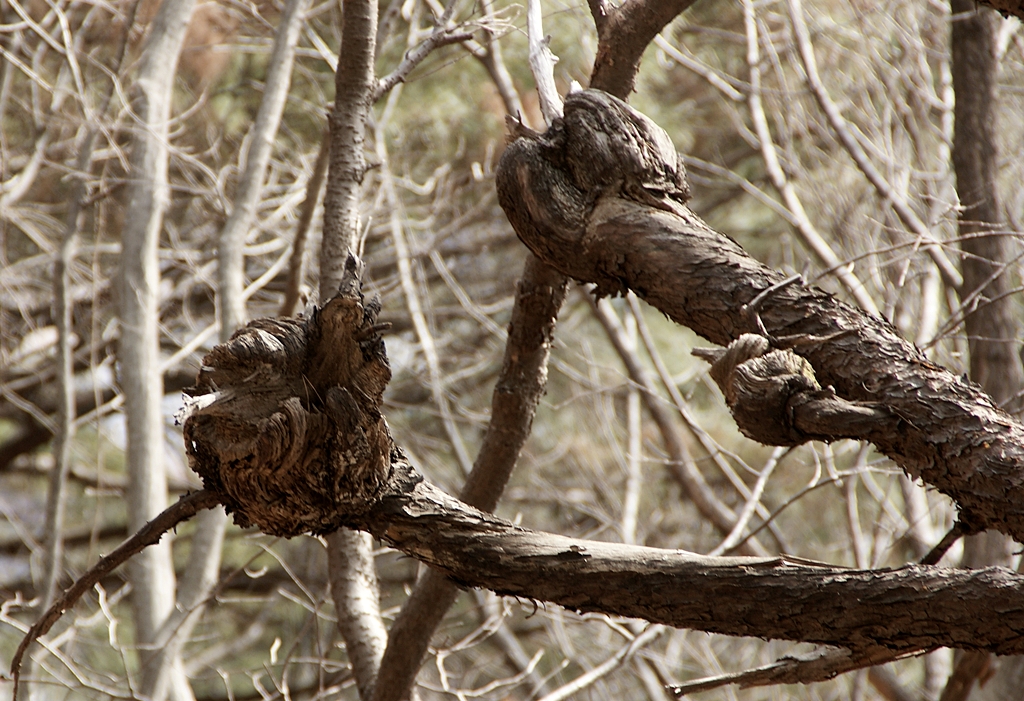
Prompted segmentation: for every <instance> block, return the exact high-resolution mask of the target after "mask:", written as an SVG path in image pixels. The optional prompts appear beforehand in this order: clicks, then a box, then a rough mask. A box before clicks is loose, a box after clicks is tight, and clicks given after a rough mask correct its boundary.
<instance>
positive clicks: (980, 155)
mask: <svg viewBox="0 0 1024 701" xmlns="http://www.w3.org/2000/svg"><path fill="white" fill-rule="evenodd" d="M950 11H951V13H952V15H953V18H952V23H951V32H950V48H951V52H950V53H951V62H950V70H951V73H952V78H953V92H954V94H955V96H956V102H955V105H954V110H953V114H954V132H953V148H952V160H953V169H954V172H955V174H956V188H957V195H958V196H959V200H960V210H959V212H958V216H957V224H958V229H959V234H960V248H961V250H963V252H964V259H963V265H962V269H963V277H964V284H963V287H962V288H961V290H960V299H961V304H962V306H963V308H964V310H965V312H964V328H965V330H966V331H967V342H968V348H969V349H970V377H971V379H972V380H974V381H975V382H977V383H978V384H979V385H981V387H982V388H983V389H984V390H985V391H986V392H988V394H989V395H991V397H992V398H993V399H994V400H995V401H996V402H997V403H998V404H1000V405H1001V406H1003V407H1004V408H1006V409H1007V410H1008V411H1010V412H1012V413H1019V410H1020V396H1019V393H1020V391H1021V388H1022V387H1024V373H1022V369H1021V363H1020V360H1019V357H1018V354H1017V350H1018V346H1019V344H1020V341H1019V338H1020V328H1019V324H1018V322H1017V312H1016V309H1015V306H1016V305H1015V303H1014V300H1013V298H1012V297H1011V296H1010V293H1011V291H1012V281H1011V280H1010V276H1009V270H1007V266H1008V264H1009V263H1010V262H1011V261H1012V257H1013V256H1012V254H1011V252H1010V250H1009V245H1008V244H1009V239H1008V238H1007V237H1006V236H1004V235H1002V234H1001V233H1000V232H999V231H998V230H999V228H1000V223H1001V219H1002V216H1001V214H1002V213H1001V211H1000V207H999V196H998V185H997V174H998V164H997V158H996V155H997V139H996V131H997V126H998V125H997V120H996V109H995V107H996V101H997V99H998V86H997V82H998V76H999V61H998V58H997V56H996V53H997V48H996V32H997V22H998V19H997V18H996V16H995V14H994V13H992V12H990V11H988V10H986V9H982V8H978V7H976V6H975V5H974V4H973V3H972V2H970V1H969V0H952V1H951V3H950ZM1014 549H1015V548H1014V546H1013V543H1012V541H1011V540H1010V539H1009V538H1007V537H1006V536H1004V535H1002V534H1000V533H982V534H979V535H976V536H971V537H968V538H966V539H965V541H964V558H963V563H962V564H963V566H965V567H982V566H986V565H1009V564H1010V563H1011V562H1012V561H1013V551H1014ZM993 662H994V661H993V660H991V659H990V656H989V655H988V654H987V653H980V652H973V653H966V654H962V655H958V659H957V662H956V667H955V669H954V672H953V675H952V676H951V677H950V679H949V682H948V684H947V685H946V689H945V691H944V692H943V695H942V699H943V701H954V699H957V698H960V699H966V698H968V697H970V696H971V695H972V694H971V690H972V688H973V686H974V685H975V683H976V681H977V678H978V677H979V676H980V675H981V674H985V673H988V674H991V673H992V665H993ZM995 664H996V665H997V668H996V669H997V671H996V673H995V675H994V677H993V678H992V679H990V680H989V681H988V682H987V683H986V684H985V685H984V686H983V687H982V688H981V689H979V690H978V693H977V694H975V695H982V696H985V695H987V696H988V697H989V698H999V697H1000V696H1005V694H1006V692H1007V690H1011V689H1012V690H1017V689H1019V687H1018V686H1016V685H1015V684H1016V677H1019V676H1020V674H1021V670H1022V669H1024V658H1021V657H1019V656H1017V657H1012V658H1006V659H1002V660H999V661H998V662H995Z"/></svg>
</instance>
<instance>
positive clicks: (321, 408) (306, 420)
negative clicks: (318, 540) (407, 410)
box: [183, 256, 393, 536]
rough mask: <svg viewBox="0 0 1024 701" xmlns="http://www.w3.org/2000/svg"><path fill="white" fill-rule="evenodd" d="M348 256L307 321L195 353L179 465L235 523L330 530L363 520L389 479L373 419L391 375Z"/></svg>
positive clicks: (259, 324)
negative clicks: (331, 292) (217, 498)
mask: <svg viewBox="0 0 1024 701" xmlns="http://www.w3.org/2000/svg"><path fill="white" fill-rule="evenodd" d="M359 267H360V264H359V263H358V262H357V260H356V259H355V257H353V256H350V257H349V259H348V263H347V264H346V266H345V277H344V278H343V279H342V283H341V291H340V292H339V294H338V296H336V297H334V299H332V300H330V301H329V302H328V303H327V304H326V305H325V306H324V307H323V308H322V309H317V310H316V311H315V312H314V313H313V314H312V315H310V316H309V317H308V318H301V317H300V318H297V319H258V320H256V321H253V322H251V323H250V324H249V325H248V326H246V327H245V328H244V329H241V330H239V331H238V332H236V333H235V335H234V336H232V337H231V340H230V341H228V342H227V343H223V344H221V345H219V346H217V347H216V348H214V349H213V350H212V351H210V353H209V354H207V356H206V357H205V358H203V367H202V370H201V371H200V373H199V378H198V381H197V382H196V386H195V387H194V388H191V389H190V390H187V391H188V392H189V393H190V394H191V395H192V396H193V397H194V399H193V401H192V403H191V406H190V407H189V410H190V411H191V414H190V416H189V417H188V418H187V419H186V421H185V426H184V429H183V433H184V438H185V448H186V450H187V452H188V456H189V465H190V466H191V467H192V469H193V470H195V472H196V473H197V474H198V475H199V476H200V477H202V479H203V485H204V486H205V487H206V488H207V489H210V490H212V491H215V492H218V493H220V494H221V495H222V496H223V501H224V506H225V508H226V509H227V511H228V513H231V514H234V519H235V523H236V524H238V525H239V526H242V527H246V526H251V525H255V526H258V527H259V528H260V529H261V530H262V531H263V532H264V533H269V534H271V535H281V536H296V535H300V534H302V533H306V532H312V533H329V532H331V531H334V530H336V529H337V528H339V527H340V526H342V525H344V524H345V523H346V520H347V519H351V518H352V517H353V516H356V515H359V514H361V513H364V512H365V511H366V510H367V509H369V508H370V507H371V506H372V505H373V503H374V502H375V501H376V499H377V497H378V495H379V493H380V490H381V488H382V486H383V485H384V483H385V482H386V480H387V479H388V475H389V474H390V469H391V467H390V466H391V459H392V457H391V452H392V450H393V442H392V440H391V434H390V431H389V430H388V425H387V422H386V421H385V420H384V417H383V416H382V415H381V413H380V409H379V407H380V402H381V397H382V395H383V393H384V388H385V387H386V386H387V383H388V381H389V380H390V379H391V369H390V367H389V366H388V361H387V356H386V355H385V352H384V342H383V340H382V339H381V336H380V330H381V327H379V326H375V322H376V319H377V314H378V313H379V311H380V302H379V300H376V299H373V300H370V301H368V302H365V303H364V300H363V296H362V292H361V291H360V286H359V279H360V278H359V274H360V270H359Z"/></svg>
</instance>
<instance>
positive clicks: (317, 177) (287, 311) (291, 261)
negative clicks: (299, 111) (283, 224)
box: [278, 129, 331, 316]
mask: <svg viewBox="0 0 1024 701" xmlns="http://www.w3.org/2000/svg"><path fill="white" fill-rule="evenodd" d="M330 157H331V130H330V129H324V135H323V138H322V139H321V140H320V153H318V154H317V157H316V165H314V166H313V175H311V176H310V178H309V182H308V183H306V199H305V200H303V202H302V209H301V210H300V211H299V221H298V223H297V224H296V225H295V237H294V238H293V239H292V251H291V255H290V257H289V258H288V282H287V283H286V284H285V291H284V301H283V302H281V309H280V311H279V312H278V314H280V315H281V316H291V315H293V314H294V313H295V307H297V306H298V304H299V294H300V292H301V290H302V279H303V277H305V268H306V240H307V239H308V238H309V227H310V225H311V224H312V223H313V214H314V213H315V212H316V205H317V202H318V201H319V200H320V191H321V190H323V189H324V180H326V179H327V165H328V164H329V163H330V162H331V158H330Z"/></svg>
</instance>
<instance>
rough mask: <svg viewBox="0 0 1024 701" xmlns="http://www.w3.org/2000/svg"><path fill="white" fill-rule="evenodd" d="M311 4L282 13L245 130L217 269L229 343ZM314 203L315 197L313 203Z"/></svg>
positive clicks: (298, 0)
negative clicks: (248, 241)
mask: <svg viewBox="0 0 1024 701" xmlns="http://www.w3.org/2000/svg"><path fill="white" fill-rule="evenodd" d="M310 2H311V0H289V2H288V4H287V5H286V6H285V9H284V12H282V13H281V23H280V25H279V26H278V28H277V32H276V34H275V37H274V50H273V52H272V53H271V55H270V62H269V66H270V67H269V70H268V72H267V80H266V85H265V87H264V90H263V99H262V100H261V101H260V108H259V111H258V112H257V113H256V121H255V122H254V123H253V125H252V129H251V130H250V131H249V136H248V142H249V148H248V150H247V151H246V152H245V154H244V163H245V169H244V172H243V174H242V178H241V180H240V181H239V183H238V194H237V195H236V196H235V201H234V208H233V209H232V211H231V216H229V217H228V220H227V222H225V224H224V228H223V230H222V231H221V233H220V251H219V267H218V273H219V275H218V287H219V305H218V306H219V311H220V318H221V325H222V333H221V340H222V341H224V340H227V337H226V336H225V333H226V334H227V335H228V336H230V334H231V333H233V332H234V330H235V329H236V328H238V327H239V326H241V325H242V324H244V323H245V303H244V300H243V298H242V289H243V288H244V287H245V255H244V246H245V237H246V235H247V234H248V233H249V229H250V228H251V227H252V223H253V222H254V221H255V219H256V208H257V207H258V205H259V202H260V194H261V193H262V191H263V179H264V177H265V174H266V170H267V164H268V163H269V162H270V155H271V152H272V151H273V148H274V139H275V137H276V136H277V129H278V126H279V125H280V123H281V114H282V112H283V111H284V105H285V102H286V100H287V98H288V89H289V87H290V86H291V75H292V63H293V62H294V60H295V47H296V45H297V44H298V41H299V34H300V33H301V31H302V24H303V22H305V14H306V11H307V10H308V9H309V5H310ZM314 199H315V198H314Z"/></svg>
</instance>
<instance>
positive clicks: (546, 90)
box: [526, 0, 562, 124]
mask: <svg viewBox="0 0 1024 701" xmlns="http://www.w3.org/2000/svg"><path fill="white" fill-rule="evenodd" d="M543 22H544V20H543V17H542V16H541V9H540V0H529V1H528V2H527V4H526V26H527V31H528V33H529V35H530V70H531V71H532V72H533V79H534V81H536V83H537V96H538V97H539V98H540V111H541V114H543V115H544V121H545V122H547V123H548V124H551V123H552V122H553V121H555V120H556V119H558V118H559V117H561V116H562V98H561V97H559V96H558V89H557V88H556V87H555V71H554V69H555V63H557V62H558V57H557V56H555V55H554V54H553V53H551V49H550V48H548V44H549V43H550V39H551V38H550V37H548V36H545V35H544V24H543Z"/></svg>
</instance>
